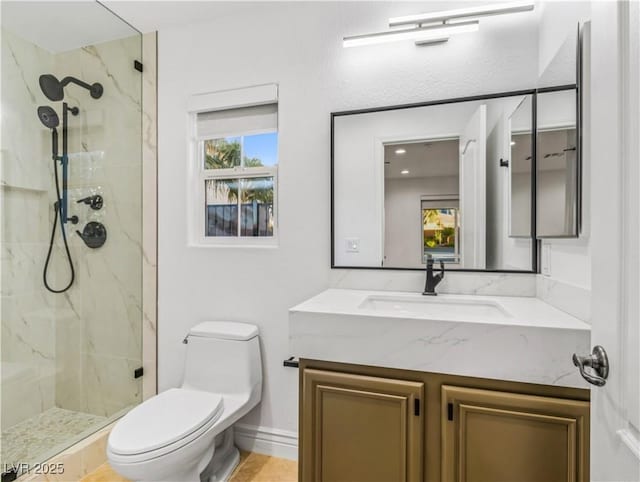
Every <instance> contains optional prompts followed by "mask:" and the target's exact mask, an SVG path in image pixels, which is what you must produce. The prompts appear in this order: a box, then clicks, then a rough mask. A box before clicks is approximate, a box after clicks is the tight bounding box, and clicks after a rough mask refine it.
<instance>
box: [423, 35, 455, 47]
mask: <svg viewBox="0 0 640 482" xmlns="http://www.w3.org/2000/svg"><path fill="white" fill-rule="evenodd" d="M450 38H451V37H440V38H431V39H423V40H416V42H415V43H416V45H417V46H418V47H425V46H427V45H436V44H443V43H445V42H448V41H449V39H450Z"/></svg>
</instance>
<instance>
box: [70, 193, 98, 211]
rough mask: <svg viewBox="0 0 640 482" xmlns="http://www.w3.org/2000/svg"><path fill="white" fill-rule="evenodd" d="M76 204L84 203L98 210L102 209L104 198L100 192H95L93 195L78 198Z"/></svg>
mask: <svg viewBox="0 0 640 482" xmlns="http://www.w3.org/2000/svg"><path fill="white" fill-rule="evenodd" d="M77 202H78V204H80V203H84V204H87V205H88V206H89V207H90V208H91V209H93V210H95V211H98V210H100V209H102V206H103V205H104V199H103V198H102V196H101V195H100V194H95V195H93V196H88V197H85V198H82V199H78V201H77Z"/></svg>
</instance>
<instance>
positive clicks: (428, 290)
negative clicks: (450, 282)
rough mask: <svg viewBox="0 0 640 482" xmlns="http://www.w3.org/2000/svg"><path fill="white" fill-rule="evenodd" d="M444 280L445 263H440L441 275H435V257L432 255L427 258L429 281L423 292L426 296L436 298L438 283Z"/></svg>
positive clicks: (426, 282)
mask: <svg viewBox="0 0 640 482" xmlns="http://www.w3.org/2000/svg"><path fill="white" fill-rule="evenodd" d="M443 278H444V263H443V262H442V261H440V274H435V275H434V274H433V257H432V256H431V255H429V256H428V258H427V280H426V281H425V284H424V291H423V292H422V294H423V295H425V296H436V295H437V294H438V293H436V286H438V283H440V281H442V279H443Z"/></svg>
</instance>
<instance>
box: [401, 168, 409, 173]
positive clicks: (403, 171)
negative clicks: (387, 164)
mask: <svg viewBox="0 0 640 482" xmlns="http://www.w3.org/2000/svg"><path fill="white" fill-rule="evenodd" d="M400 174H409V169H403V170H402V171H400Z"/></svg>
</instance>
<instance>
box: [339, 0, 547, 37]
mask: <svg viewBox="0 0 640 482" xmlns="http://www.w3.org/2000/svg"><path fill="white" fill-rule="evenodd" d="M534 8H535V2H531V1H518V2H505V3H501V4H497V5H484V6H478V7H470V8H458V9H455V10H446V11H444V12H429V13H422V14H417V15H405V16H403V17H392V18H390V19H389V27H392V28H393V27H401V26H405V25H412V26H413V27H412V28H404V29H392V30H389V31H387V32H378V33H371V34H366V35H354V36H350V37H344V39H343V46H344V47H359V46H362V45H373V44H381V43H387V42H398V41H401V40H413V41H414V42H415V44H416V45H433V44H439V43H444V42H447V41H449V38H450V36H451V35H453V34H458V33H466V32H475V31H476V30H478V26H479V23H480V21H479V20H477V18H478V17H487V16H490V15H505V14H509V13H518V12H528V11H531V10H533V9H534Z"/></svg>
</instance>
